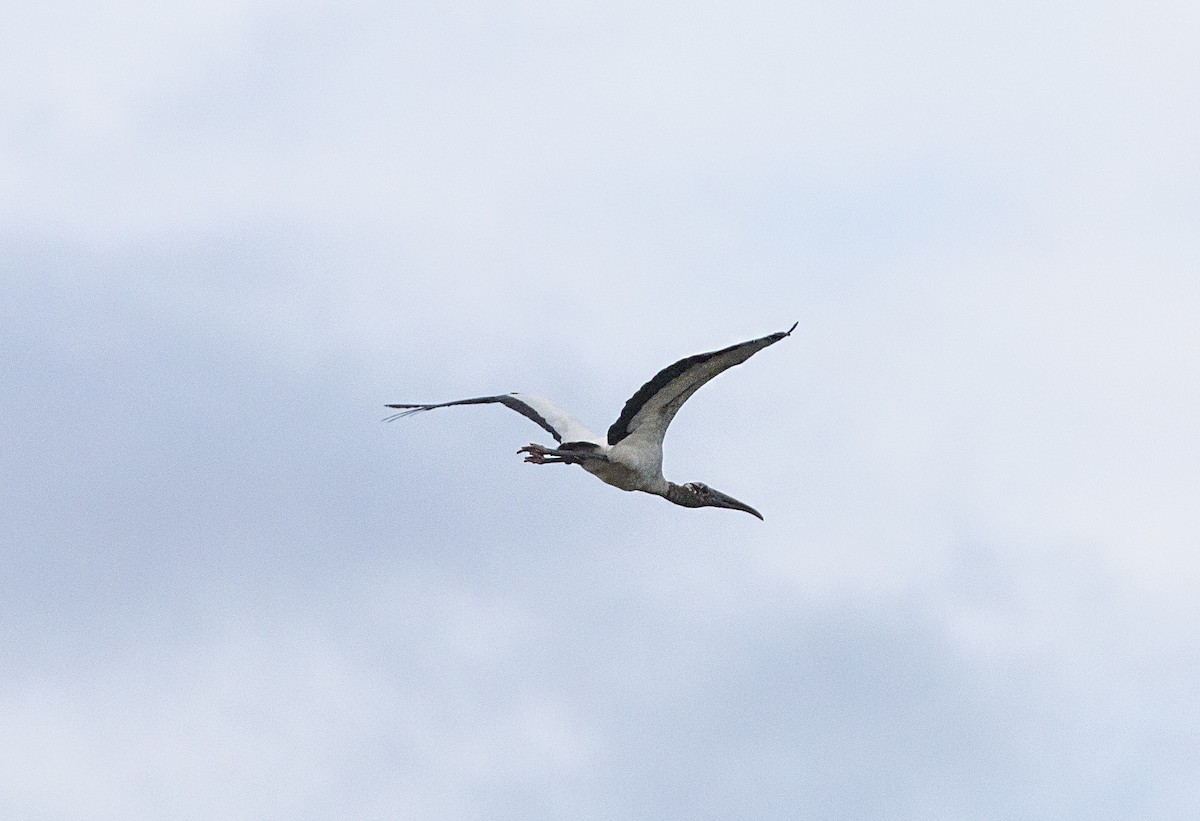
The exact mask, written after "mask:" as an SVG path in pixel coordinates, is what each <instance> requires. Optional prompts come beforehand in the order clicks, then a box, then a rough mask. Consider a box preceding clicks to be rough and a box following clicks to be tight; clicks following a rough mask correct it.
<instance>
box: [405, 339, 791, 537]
mask: <svg viewBox="0 0 1200 821" xmlns="http://www.w3.org/2000/svg"><path fill="white" fill-rule="evenodd" d="M795 329H796V326H795V325H793V326H792V327H791V328H789V329H788V330H786V331H780V332H779V333H774V334H770V335H768V336H764V337H761V338H759V339H752V340H750V341H749V342H741V343H738V344H737V345H730V346H729V347H728V348H722V349H721V350H719V351H711V352H709V353H702V354H696V355H695V356H689V357H687V358H686V359H681V360H679V361H678V362H676V363H675V364H673V365H671V366H670V367H667V368H664V369H663V370H661V371H659V372H658V373H657V374H656V375H655V376H654V378H653V379H651V380H650V381H649V382H647V383H646V384H645V385H643V386H642V387H641V388H640V389H639V390H638V392H637V393H635V394H634V395H633V396H632V397H631V398H630V399H629V401H628V402H626V403H625V407H624V408H623V409H622V411H621V415H620V416H619V417H617V421H616V422H614V423H613V424H612V426H611V427H610V428H609V429H608V435H607V437H606V438H601V437H599V436H597V435H596V434H594V433H592V432H591V431H590V430H588V429H587V427H585V426H584V425H583V424H582V423H581V422H579V421H578V420H577V419H575V418H574V417H573V416H571V415H570V414H569V413H567V412H566V411H564V410H563V409H562V408H560V407H558V405H556V404H554V403H553V402H551V401H550V400H549V399H546V398H544V397H541V396H534V395H531V394H524V393H506V394H501V395H499V396H480V397H476V398H474V399H459V400H457V401H454V402H442V403H440V404H397V405H388V406H387V407H389V408H398V409H401V412H400V413H397V414H394V415H392V416H389V417H388V420H387V421H391V420H393V419H397V418H399V417H401V416H408V415H409V414H413V413H420V412H422V411H428V410H433V409H434V408H445V407H450V406H452V405H482V404H492V403H497V404H502V405H505V406H506V407H508V408H511V409H512V410H515V411H517V412H518V413H520V414H521V415H522V416H525V417H527V418H529V419H530V420H532V421H533V422H535V423H536V424H538V425H539V426H540V427H541V428H542V429H543V430H545V431H546V432H547V433H549V434H550V435H551V436H553V437H554V439H555V440H556V441H557V442H558V443H559V445H558V447H557V448H547V447H545V446H543V445H535V444H530V445H527V446H525V447H523V448H521V449H520V450H519V451H517V452H518V453H525V454H527V455H526V457H525V461H526V462H532V463H534V464H539V465H543V464H554V463H558V464H577V465H580V466H581V467H582V468H583V469H584V470H586V471H587V472H588V473H590V474H592V475H593V476H596V477H597V478H599V479H600V480H601V481H603V482H605V483H607V484H610V485H612V486H613V487H617V488H620V489H621V490H629V491H632V490H639V491H642V492H644V493H653V494H654V495H656V496H662V497H663V498H665V499H667V500H668V501H671V502H674V503H675V504H677V505H682V506H684V507H725V508H731V509H734V510H743V511H745V512H747V513H751V514H753V515H755V516H757V517H758V518H760V519H761V518H762V514H760V513H759V512H758V511H757V510H755V509H754V508H752V507H750V506H749V505H746V504H743V503H742V502H739V501H738V500H736V499H734V498H732V497H730V496H726V495H725V494H723V493H721V492H719V491H716V490H713V489H712V488H710V487H708V486H707V485H704V484H702V483H700V482H689V483H688V484H685V485H677V484H675V483H673V482H668V481H667V480H666V479H665V478H664V477H663V472H662V459H663V452H662V443H663V437H664V436H665V435H666V432H667V426H668V425H670V424H671V420H672V419H674V418H675V414H676V412H677V411H678V410H679V408H680V407H681V406H682V405H683V403H684V402H686V401H687V400H688V398H689V397H691V395H692V394H693V393H695V392H696V391H697V390H699V389H700V387H701V386H702V385H704V384H705V383H706V382H708V381H709V380H710V379H712V378H713V377H715V376H716V375H717V374H720V373H721V372H723V371H725V370H728V369H729V368H732V367H733V366H734V365H738V364H740V363H742V362H745V361H746V360H747V359H749V358H750V357H751V356H753V355H754V354H756V353H757V352H758V351H760V350H762V349H763V348H765V347H767V346H768V345H773V344H775V343H776V342H778V341H779V340H781V339H783V338H785V337H787V336H790V335H791V333H792V331H794V330H795Z"/></svg>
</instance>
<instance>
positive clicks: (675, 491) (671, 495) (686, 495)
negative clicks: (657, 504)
mask: <svg viewBox="0 0 1200 821" xmlns="http://www.w3.org/2000/svg"><path fill="white" fill-rule="evenodd" d="M663 496H665V497H666V499H667V501H668V502H674V503H675V504H677V505H682V506H683V507H704V504H703V503H702V502H701V501H700V500H699V499H698V498H697V497H696V494H695V493H694V492H693V491H691V490H689V489H688V488H686V487H685V486H683V485H677V484H675V483H674V482H667V492H666V493H664V494H663Z"/></svg>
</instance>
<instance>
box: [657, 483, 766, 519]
mask: <svg viewBox="0 0 1200 821" xmlns="http://www.w3.org/2000/svg"><path fill="white" fill-rule="evenodd" d="M674 488H678V490H677V491H675V492H673V493H670V494H669V495H668V496H667V498H668V499H670V500H671V501H672V502H674V503H675V504H677V505H683V506H684V507H724V508H728V509H729V510H744V511H745V512H747V513H749V514H750V515H751V516H757V517H758V518H759V519H762V514H761V513H759V512H758V511H757V510H755V509H754V508H752V507H750V505H748V504H746V503H744V502H739V501H738V500H737V499H735V498H733V497H732V496H726V495H725V494H724V493H722V492H721V491H719V490H714V489H712V488H711V487H709V486H708V485H706V484H704V483H703V482H688V483H687V484H685V485H673V486H672V489H674Z"/></svg>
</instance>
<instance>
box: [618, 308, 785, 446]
mask: <svg viewBox="0 0 1200 821" xmlns="http://www.w3.org/2000/svg"><path fill="white" fill-rule="evenodd" d="M799 324H800V323H799V322H797V323H796V325H799ZM796 325H793V326H792V327H790V328H788V329H787V330H786V331H780V332H779V333H774V334H770V335H769V336H764V337H761V338H759V339H751V340H750V341H749V342H739V343H738V344H737V345H730V346H729V347H728V348H722V349H721V350H719V351H711V352H709V353H700V354H696V355H695V356H689V357H688V358H687V359H681V360H679V361H678V362H676V363H675V364H674V365H671V366H669V367H667V368H663V369H662V370H661V371H659V372H658V373H657V374H655V376H654V378H653V379H651V380H650V381H649V382H647V383H646V384H645V385H642V387H641V388H639V389H638V392H637V393H635V394H634V395H633V397H632V398H630V400H629V401H628V402H626V403H625V408H624V409H623V410H622V411H621V415H620V416H619V417H617V421H616V422H614V423H613V424H612V427H610V428H609V429H608V444H610V445H615V444H617V443H618V442H620V441H621V440H622V439H624V438H625V437H627V436H632V435H635V434H636V435H637V436H638V437H639V438H641V437H645V438H646V440H647V441H648V442H653V443H655V444H657V445H658V446H659V447H661V446H662V439H663V436H664V435H665V434H666V432H667V426H668V425H670V424H671V420H672V419H674V418H675V414H676V412H677V411H678V410H679V408H680V407H681V406H682V405H683V403H684V402H686V401H687V400H688V398H689V397H690V396H691V395H692V394H693V393H695V392H696V391H697V390H699V389H700V387H701V386H702V385H703V384H704V383H705V382H707V381H708V380H710V379H712V378H713V377H714V376H716V375H717V374H719V373H721V372H722V371H726V370H728V369H729V368H732V367H733V366H734V365H739V364H741V363H742V362H745V361H746V360H747V359H749V358H750V357H752V356H754V354H756V353H758V352H759V351H761V350H762V349H763V348H765V347H767V346H768V345H774V344H775V343H776V342H778V341H779V340H781V339H783V338H784V337H786V336H790V335H791V333H792V331H794V330H796Z"/></svg>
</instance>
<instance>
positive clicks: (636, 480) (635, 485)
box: [583, 460, 644, 490]
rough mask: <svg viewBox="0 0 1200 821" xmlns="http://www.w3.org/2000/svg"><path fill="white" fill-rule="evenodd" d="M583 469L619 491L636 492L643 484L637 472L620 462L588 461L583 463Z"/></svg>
mask: <svg viewBox="0 0 1200 821" xmlns="http://www.w3.org/2000/svg"><path fill="white" fill-rule="evenodd" d="M583 469H584V470H586V471H587V472H588V473H590V474H592V475H593V476H596V477H598V478H599V479H600V481H601V482H605V483H607V484H610V485H612V486H613V487H619V488H620V489H621V490H638V489H639V488H641V487H642V485H643V483H644V482H643V477H642V475H641V473H640V472H639V471H637V470H634V469H633V468H631V467H630V466H629V465H623V464H621V463H620V462H601V461H599V460H596V461H591V460H589V461H587V462H584V463H583Z"/></svg>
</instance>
